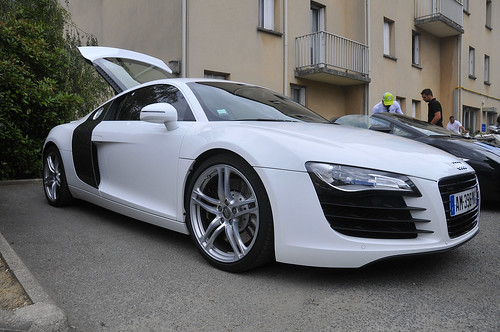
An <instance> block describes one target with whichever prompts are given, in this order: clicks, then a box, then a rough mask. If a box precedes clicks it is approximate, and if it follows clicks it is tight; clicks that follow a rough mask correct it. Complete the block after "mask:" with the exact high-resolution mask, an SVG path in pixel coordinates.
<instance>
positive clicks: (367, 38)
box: [363, 0, 371, 115]
mask: <svg viewBox="0 0 500 332" xmlns="http://www.w3.org/2000/svg"><path fill="white" fill-rule="evenodd" d="M365 5H366V9H365V24H366V27H365V34H366V35H365V41H366V45H367V46H368V63H367V64H366V65H367V66H368V77H370V53H371V52H370V51H371V50H370V0H366V2H365ZM369 105H370V83H365V104H364V105H363V106H364V110H363V111H364V114H366V115H370V107H369Z"/></svg>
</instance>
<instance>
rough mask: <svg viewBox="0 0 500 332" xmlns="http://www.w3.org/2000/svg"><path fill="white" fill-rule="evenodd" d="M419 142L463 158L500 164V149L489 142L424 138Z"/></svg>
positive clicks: (454, 138) (450, 138)
mask: <svg viewBox="0 0 500 332" xmlns="http://www.w3.org/2000/svg"><path fill="white" fill-rule="evenodd" d="M417 140H418V141H420V142H423V143H426V144H429V145H432V146H434V147H437V148H439V149H442V150H444V151H447V152H449V153H451V154H453V155H455V156H458V157H461V158H465V159H471V160H476V161H483V160H486V159H490V160H493V161H495V162H496V163H500V147H498V146H496V145H494V144H489V143H487V142H481V141H478V140H475V139H466V138H456V137H422V138H419V139H417Z"/></svg>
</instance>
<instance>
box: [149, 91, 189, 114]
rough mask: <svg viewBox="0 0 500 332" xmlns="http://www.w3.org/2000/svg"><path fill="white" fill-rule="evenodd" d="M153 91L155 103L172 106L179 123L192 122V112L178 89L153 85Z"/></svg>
mask: <svg viewBox="0 0 500 332" xmlns="http://www.w3.org/2000/svg"><path fill="white" fill-rule="evenodd" d="M153 90H154V93H155V96H156V101H155V103H169V104H171V105H172V106H174V108H175V109H176V110H177V119H178V120H179V121H194V115H193V112H191V108H190V107H189V105H188V103H187V100H186V98H184V95H183V94H182V93H181V92H180V91H179V89H177V88H176V87H175V86H172V85H167V84H161V85H154V86H153Z"/></svg>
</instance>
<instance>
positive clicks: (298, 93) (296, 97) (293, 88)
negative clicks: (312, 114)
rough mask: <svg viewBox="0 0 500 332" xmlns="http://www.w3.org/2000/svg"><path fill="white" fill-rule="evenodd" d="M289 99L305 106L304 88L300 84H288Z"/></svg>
mask: <svg viewBox="0 0 500 332" xmlns="http://www.w3.org/2000/svg"><path fill="white" fill-rule="evenodd" d="M290 99H292V100H293V101H296V102H297V103H299V104H301V105H303V106H305V105H306V88H305V87H303V86H300V85H295V84H292V85H290Z"/></svg>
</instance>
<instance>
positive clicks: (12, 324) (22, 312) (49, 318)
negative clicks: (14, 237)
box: [0, 233, 68, 332]
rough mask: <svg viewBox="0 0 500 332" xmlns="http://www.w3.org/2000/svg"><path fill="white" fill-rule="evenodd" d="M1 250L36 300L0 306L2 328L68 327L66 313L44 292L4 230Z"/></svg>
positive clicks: (39, 329) (57, 330)
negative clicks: (17, 305) (9, 307)
mask: <svg viewBox="0 0 500 332" xmlns="http://www.w3.org/2000/svg"><path fill="white" fill-rule="evenodd" d="M0 252H1V253H2V256H3V258H4V259H5V262H6V263H7V265H8V266H9V268H10V270H11V271H12V273H14V275H15V276H16V278H17V280H18V281H19V282H20V283H21V285H22V286H23V288H24V290H25V291H26V293H27V294H28V296H29V297H30V299H31V301H32V302H33V304H32V305H28V306H26V307H22V308H19V309H16V310H13V311H9V310H0V331H40V332H42V331H43V332H46V331H54V332H59V331H61V332H62V331H68V320H67V318H66V314H65V313H64V312H63V311H62V310H61V309H60V308H59V307H58V306H57V305H56V304H55V303H54V301H52V299H51V298H50V297H49V295H48V294H47V293H45V291H44V290H43V288H42V286H40V284H39V283H38V282H37V281H36V279H35V278H34V277H33V275H32V274H31V272H30V271H29V270H28V268H27V267H26V265H24V263H23V262H22V261H21V259H20V258H19V257H18V256H17V254H16V252H15V251H14V250H13V249H12V248H11V246H10V245H9V243H8V242H7V240H5V238H4V237H3V235H2V234H1V233H0Z"/></svg>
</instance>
